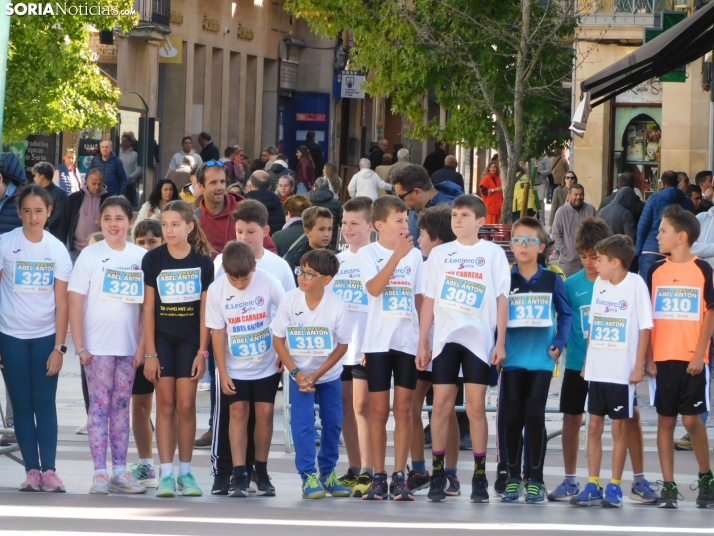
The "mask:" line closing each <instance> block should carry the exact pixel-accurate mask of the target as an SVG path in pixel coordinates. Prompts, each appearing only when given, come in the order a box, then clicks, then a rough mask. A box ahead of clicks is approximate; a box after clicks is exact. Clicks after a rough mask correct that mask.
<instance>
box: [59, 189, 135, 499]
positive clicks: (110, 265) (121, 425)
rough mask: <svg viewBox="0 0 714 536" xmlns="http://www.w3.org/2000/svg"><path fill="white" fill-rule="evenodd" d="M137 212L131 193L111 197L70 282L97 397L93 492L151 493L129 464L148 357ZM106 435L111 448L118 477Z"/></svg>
mask: <svg viewBox="0 0 714 536" xmlns="http://www.w3.org/2000/svg"><path fill="white" fill-rule="evenodd" d="M133 216H134V212H133V209H132V207H131V204H130V203H129V202H128V201H127V200H126V199H125V198H123V197H119V196H115V197H109V198H107V199H106V200H105V201H104V203H102V207H101V209H100V215H99V219H100V225H101V227H102V233H103V234H104V240H102V241H101V242H97V243H96V244H93V245H91V246H87V247H86V248H84V249H83V250H82V253H81V254H80V255H79V257H78V258H77V262H76V263H75V265H74V270H73V272H72V276H71V278H70V280H69V314H70V322H71V325H72V340H73V341H74V345H75V347H76V348H77V350H76V351H77V355H78V356H79V358H80V361H81V363H82V366H84V370H85V372H86V374H87V385H88V387H89V396H90V403H89V418H88V424H87V429H88V435H89V448H90V451H91V452H92V458H93V459H94V481H93V484H92V487H91V488H90V490H89V493H99V494H105V493H109V492H113V493H146V488H144V486H142V485H141V484H139V483H138V482H137V481H136V480H134V478H133V477H132V476H131V475H130V474H129V473H128V472H127V469H126V455H127V450H128V448H129V403H130V401H131V390H132V386H133V384H134V375H135V373H136V367H138V366H139V365H141V364H142V363H143V361H144V341H143V337H141V303H142V302H143V300H144V283H143V274H142V272H141V261H142V258H143V257H144V255H145V254H146V250H144V249H142V248H140V247H138V246H135V245H134V244H131V243H127V240H126V238H127V235H128V233H129V229H130V228H131V220H132V218H133ZM109 430H111V435H109ZM107 438H109V440H110V442H111V446H112V467H113V476H112V478H111V479H109V477H108V475H107V462H106V456H107Z"/></svg>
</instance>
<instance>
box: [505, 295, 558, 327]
mask: <svg viewBox="0 0 714 536" xmlns="http://www.w3.org/2000/svg"><path fill="white" fill-rule="evenodd" d="M552 302H553V295H552V294H547V293H536V292H533V293H530V294H513V295H511V296H509V297H508V327H509V328H526V327H528V328H548V327H551V326H552V325H553V318H552V317H551V305H552Z"/></svg>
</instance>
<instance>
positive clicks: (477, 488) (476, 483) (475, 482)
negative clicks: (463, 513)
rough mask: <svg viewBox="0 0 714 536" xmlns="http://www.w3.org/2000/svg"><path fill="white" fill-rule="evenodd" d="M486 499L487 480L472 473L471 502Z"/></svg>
mask: <svg viewBox="0 0 714 536" xmlns="http://www.w3.org/2000/svg"><path fill="white" fill-rule="evenodd" d="M488 501H489V498H488V480H487V479H485V478H483V476H478V475H476V474H474V476H473V478H472V479H471V502H472V503H487V502H488Z"/></svg>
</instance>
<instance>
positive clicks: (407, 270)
mask: <svg viewBox="0 0 714 536" xmlns="http://www.w3.org/2000/svg"><path fill="white" fill-rule="evenodd" d="M404 272H405V273H406V274H407V275H411V274H412V267H411V266H407V267H406V268H404Z"/></svg>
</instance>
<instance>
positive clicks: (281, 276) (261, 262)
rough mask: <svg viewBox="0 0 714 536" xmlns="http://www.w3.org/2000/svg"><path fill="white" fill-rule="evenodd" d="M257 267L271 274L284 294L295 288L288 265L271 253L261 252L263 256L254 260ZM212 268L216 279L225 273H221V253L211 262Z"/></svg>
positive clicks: (293, 278) (265, 250)
mask: <svg viewBox="0 0 714 536" xmlns="http://www.w3.org/2000/svg"><path fill="white" fill-rule="evenodd" d="M255 262H256V264H257V265H258V270H264V271H266V272H268V273H269V274H273V275H274V276H275V277H277V278H278V280H279V281H280V282H281V283H282V285H283V289H284V290H285V292H290V291H291V290H293V289H294V288H295V277H293V273H292V272H291V271H290V265H289V264H288V263H287V261H285V259H282V258H280V257H278V256H277V255H276V254H275V253H273V252H272V251H268V250H267V249H264V250H263V256H262V257H261V258H260V259H256V260H255ZM213 266H214V268H215V269H216V272H215V278H216V279H218V278H219V277H221V276H222V275H223V274H224V273H225V272H224V271H223V253H221V254H219V255H218V256H217V257H216V258H215V260H214V261H213Z"/></svg>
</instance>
